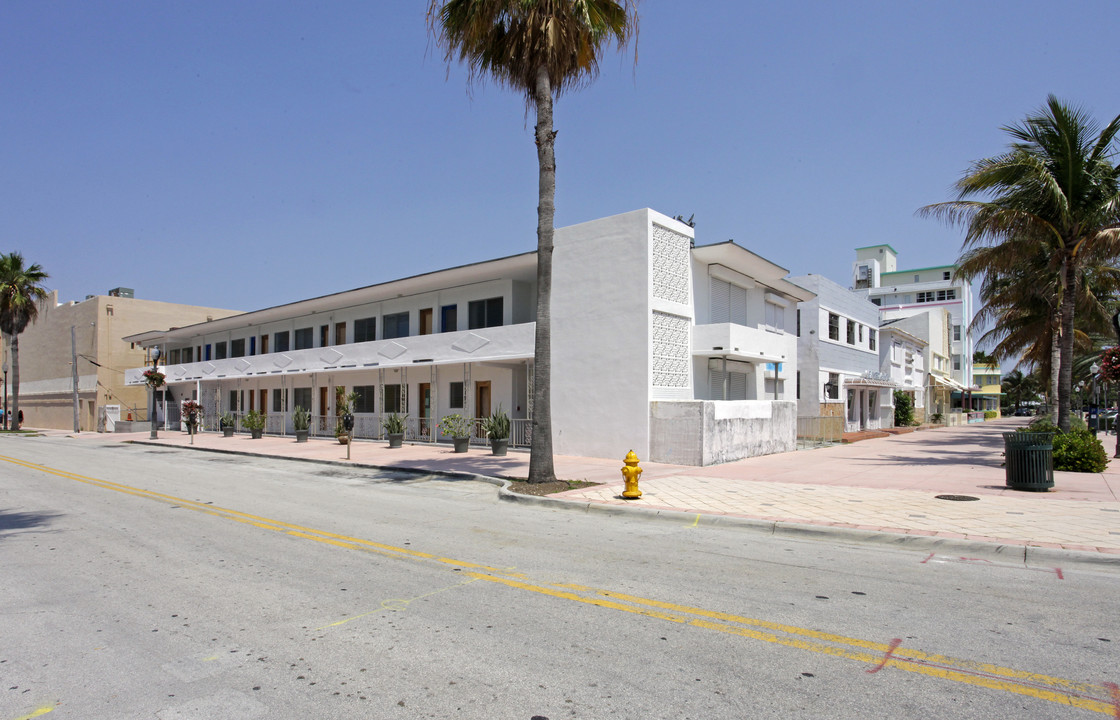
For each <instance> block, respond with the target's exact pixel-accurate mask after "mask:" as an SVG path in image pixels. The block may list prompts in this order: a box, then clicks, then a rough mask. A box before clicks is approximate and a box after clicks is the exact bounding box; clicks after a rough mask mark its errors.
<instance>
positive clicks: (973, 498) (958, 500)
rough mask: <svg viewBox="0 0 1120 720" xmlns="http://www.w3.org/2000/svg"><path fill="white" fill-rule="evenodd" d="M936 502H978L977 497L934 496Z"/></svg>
mask: <svg viewBox="0 0 1120 720" xmlns="http://www.w3.org/2000/svg"><path fill="white" fill-rule="evenodd" d="M934 497H936V498H937V499H938V500H955V501H956V502H964V501H966V500H979V499H980V498H978V497H973V496H972V495H935V496H934Z"/></svg>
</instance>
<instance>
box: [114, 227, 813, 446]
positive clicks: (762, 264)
mask: <svg viewBox="0 0 1120 720" xmlns="http://www.w3.org/2000/svg"><path fill="white" fill-rule="evenodd" d="M694 242H695V241H694V234H693V229H692V228H691V227H689V226H687V225H685V224H683V223H680V222H678V221H675V220H673V219H671V218H669V217H666V216H664V215H661V214H659V213H656V212H654V211H652V210H648V209H646V210H638V211H634V212H630V213H625V214H623V215H616V216H613V217H608V218H603V219H600V220H595V221H592V222H588V223H583V224H580V225H574V226H571V227H566V228H559V229H557V231H556V234H555V251H554V255H553V276H552V308H551V313H552V317H551V320H552V333H551V365H552V367H551V371H552V383H551V404H552V423H553V434H554V436H553V440H554V448H555V452H557V453H559V454H573V455H585V456H593V457H609V458H621V457H622V456H623V455H625V454H626V452H627V451H628V450H631V449H633V450H635V451H636V452H638V453H639V455H640V456H641V457H643V459H645V458H649V459H651V460H654V461H661V462H675V463H684V464H696V465H700V464H711V463H716V462H725V461H728V460H733V459H737V458H741V457H748V456H751V455H758V454H763V453H770V452H782V451H786V450H791V449H793V448H794V446H795V439H794V436H795V426H796V406H795V400H794V394H795V390H794V387H793V386H794V378H795V377H796V371H797V352H796V350H797V347H796V337H795V335H794V333H793V331H792V329H793V327H794V324H795V322H796V320H795V318H796V312H795V311H796V305H797V303H798V302H799V301H802V300H807V299H809V298H810V297H811V293H809V292H807V291H806V290H804V289H803V288H800V287H798V286H796V285H794V284H793V283H791V282H789V281H788V280H786V275H787V271H786V270H784V269H783V268H780V267H778V266H776V265H774V264H773V263H770V262H769V261H767V260H764V259H763V258H761V257H759V256H757V255H755V254H754V253H752V252H750V251H748V250H746V249H745V248H743V247H740V246H738V245H736V244H734V243H733V242H726V243H719V244H715V245H708V246H699V247H696V246H694ZM536 270H537V254H536V252H528V253H524V254H521V255H514V256H510V257H505V258H499V259H496V260H490V261H487V262H480V263H476V264H473V265H466V266H461V267H455V268H449V269H445V270H438V271H435V272H431V273H427V274H423V275H418V276H414V277H409V278H403V279H400V280H393V281H390V282H385V283H380V284H376V285H369V286H366V287H361V288H357V289H354V290H347V291H344V292H339V293H335V294H332V295H327V296H323V297H319V298H310V299H306V300H300V301H297V302H293V303H290V304H287V305H281V306H277V307H272V308H265V309H262V310H257V311H253V312H249V313H244V314H241V315H236V316H233V317H229V318H223V319H216V320H214V321H213V322H209V323H205V324H200V325H192V326H188V327H181V328H173V329H167V330H158V331H151V332H146V333H139V334H137V335H134V336H130V337H128V338H126V340H128V341H130V342H137V343H139V344H142V345H143V346H144V347H147V348H153V347H158V348H160V351H161V357H160V362H161V363H166V365H165V367H164V372H165V373H166V375H167V382H168V390H169V393H170V395H171V399H172V400H171V402H172V405H173V404H174V403H175V402H178V401H181V400H183V399H187V398H195V399H198V400H199V401H200V402H201V404H202V406H203V407H204V409H205V417H206V422H207V423H208V426H210V427H213V424H214V419H215V418H216V417H217V414H218V413H220V412H231V413H233V414H235V415H240V414H243V413H245V412H247V411H249V410H257V411H259V412H262V413H265V414H266V415H267V418H268V425H267V429H268V431H269V432H273V433H283V432H288V431H290V429H291V413H292V411H293V409H294V408H295V407H296V406H299V407H302V408H305V409H309V410H310V411H311V413H312V416H313V418H314V421H313V423H312V430H313V432H314V434H318V435H331V434H333V432H334V428H335V426H336V417H335V416H336V414H337V410H338V407H337V405H338V400H337V398H338V395H339V392H340V389H341V392H343V393H355V394H356V397H357V400H356V401H355V403H354V415H355V430H354V433H355V436H357V437H365V438H377V437H381V436H382V430H381V421H382V419H383V417H384V416H385V415H386V414H388V413H393V412H398V413H405V414H407V416H408V418H407V421H408V423H407V436H408V437H409V438H410V439H411V440H414V441H430V442H434V441H438V440H439V439H440V436H439V433H438V429H437V428H436V424H437V422H438V420H439V418H440V417H442V416H444V415H447V414H450V413H460V414H463V415H466V416H468V417H471V418H476V419H481V418H483V417H485V416H487V415H489V414H490V413H491V412H492V411H494V410H496V409H497V408H499V407H501V408H502V409H503V410H505V411H506V412H508V413H509V415H510V417H511V419H512V427H513V431H512V437H511V446H514V447H517V446H522V447H526V446H528V445H529V442H530V437H529V433H530V427H531V423H530V419H531V418H532V414H533V408H532V398H533V392H532V383H533V378H534V372H533V370H534V369H533V356H534V352H533V351H534V329H535V321H536V298H537V279H536ZM142 370H143V368H134V369H133V370H131V371H130V372H129V374H128V380H129V382H131V383H134V384H141V383H143V377H142V375H141V373H142ZM476 425H477V423H476ZM476 440H481V437H480V436H479V435H478V434H477V431H476Z"/></svg>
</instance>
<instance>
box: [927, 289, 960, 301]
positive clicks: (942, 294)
mask: <svg viewBox="0 0 1120 720" xmlns="http://www.w3.org/2000/svg"><path fill="white" fill-rule="evenodd" d="M930 294H931V295H932V293H930ZM937 299H938V300H956V299H957V291H956V290H955V289H950V290H938V291H937Z"/></svg>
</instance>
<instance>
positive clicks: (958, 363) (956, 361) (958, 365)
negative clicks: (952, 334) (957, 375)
mask: <svg viewBox="0 0 1120 720" xmlns="http://www.w3.org/2000/svg"><path fill="white" fill-rule="evenodd" d="M953 369H954V370H960V369H961V356H960V355H954V356H953Z"/></svg>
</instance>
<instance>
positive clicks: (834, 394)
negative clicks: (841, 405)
mask: <svg viewBox="0 0 1120 720" xmlns="http://www.w3.org/2000/svg"><path fill="white" fill-rule="evenodd" d="M824 396H825V398H827V399H828V400H839V399H840V373H829V374H828V382H827V383H825V384H824Z"/></svg>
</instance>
